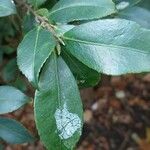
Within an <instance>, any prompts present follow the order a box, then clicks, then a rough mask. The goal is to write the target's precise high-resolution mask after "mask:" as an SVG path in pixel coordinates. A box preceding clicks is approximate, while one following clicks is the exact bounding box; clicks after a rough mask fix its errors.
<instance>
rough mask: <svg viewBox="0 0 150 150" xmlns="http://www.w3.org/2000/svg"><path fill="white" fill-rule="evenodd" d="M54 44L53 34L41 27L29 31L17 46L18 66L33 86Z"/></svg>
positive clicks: (36, 82) (35, 84)
mask: <svg viewBox="0 0 150 150" xmlns="http://www.w3.org/2000/svg"><path fill="white" fill-rule="evenodd" d="M55 45H56V42H55V39H54V37H53V35H52V34H51V33H50V32H49V31H47V30H46V29H43V28H41V27H37V28H35V29H33V30H32V31H30V32H29V33H28V34H27V35H26V36H25V37H24V39H23V41H22V42H21V43H20V45H19V47H18V57H17V58H18V59H17V62H18V66H19V69H20V70H21V71H22V72H23V74H24V75H25V76H26V77H27V78H28V79H29V81H30V82H32V83H33V84H34V86H36V87H37V86H38V85H37V84H38V77H39V72H40V70H41V68H42V66H43V64H44V63H45V61H46V59H47V58H48V57H49V56H50V54H51V53H52V51H53V50H54V48H55Z"/></svg>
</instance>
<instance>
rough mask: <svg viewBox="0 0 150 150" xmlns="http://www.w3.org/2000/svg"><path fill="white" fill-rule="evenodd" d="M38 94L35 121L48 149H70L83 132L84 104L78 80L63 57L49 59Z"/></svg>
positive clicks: (35, 105) (52, 56)
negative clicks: (77, 83)
mask: <svg viewBox="0 0 150 150" xmlns="http://www.w3.org/2000/svg"><path fill="white" fill-rule="evenodd" d="M39 85H40V86H39V87H40V91H36V95H35V104H34V108H35V120H36V125H37V129H38V132H39V135H40V137H41V140H42V141H43V143H44V144H45V146H46V147H47V149H48V150H60V149H61V150H70V149H73V147H74V146H75V144H76V142H77V141H78V139H79V137H80V135H81V130H82V124H83V123H82V113H83V111H82V104H81V99H80V95H79V91H78V87H77V85H76V81H75V79H74V77H73V75H72V73H71V72H70V70H69V68H68V67H67V65H66V63H65V62H64V61H63V59H62V58H61V57H59V58H57V57H56V56H55V55H54V54H52V55H51V57H50V58H49V59H48V60H47V62H46V64H45V66H44V68H43V71H42V73H41V78H40V84H39Z"/></svg>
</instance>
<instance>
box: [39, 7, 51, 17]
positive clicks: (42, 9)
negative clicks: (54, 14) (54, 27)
mask: <svg viewBox="0 0 150 150" xmlns="http://www.w3.org/2000/svg"><path fill="white" fill-rule="evenodd" d="M36 13H37V14H38V15H40V16H43V17H48V15H49V11H48V10H47V9H46V8H41V9H38V10H37V11H36Z"/></svg>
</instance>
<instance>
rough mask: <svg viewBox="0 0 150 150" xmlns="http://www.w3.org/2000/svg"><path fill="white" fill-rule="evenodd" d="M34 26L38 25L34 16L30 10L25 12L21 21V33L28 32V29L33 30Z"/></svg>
mask: <svg viewBox="0 0 150 150" xmlns="http://www.w3.org/2000/svg"><path fill="white" fill-rule="evenodd" d="M36 26H38V23H37V22H36V19H35V17H34V16H33V15H32V14H31V13H30V12H27V14H26V15H25V16H24V18H23V23H22V29H23V33H24V34H26V33H28V32H29V31H30V30H33V29H34V28H35V27H36Z"/></svg>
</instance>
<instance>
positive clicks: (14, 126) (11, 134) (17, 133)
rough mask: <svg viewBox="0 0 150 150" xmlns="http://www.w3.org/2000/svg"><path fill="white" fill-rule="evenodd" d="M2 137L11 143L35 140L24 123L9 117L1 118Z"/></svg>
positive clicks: (0, 132) (0, 130)
mask: <svg viewBox="0 0 150 150" xmlns="http://www.w3.org/2000/svg"><path fill="white" fill-rule="evenodd" d="M0 137H1V138H2V139H3V140H5V141H6V142H8V143H10V144H22V143H27V142H31V141H33V140H34V139H33V136H32V135H31V134H30V133H29V132H28V130H27V129H26V128H25V127H24V126H23V125H21V124H20V123H19V122H17V121H15V120H13V119H7V118H0Z"/></svg>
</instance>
